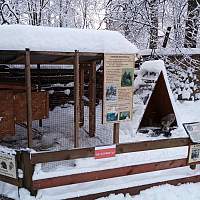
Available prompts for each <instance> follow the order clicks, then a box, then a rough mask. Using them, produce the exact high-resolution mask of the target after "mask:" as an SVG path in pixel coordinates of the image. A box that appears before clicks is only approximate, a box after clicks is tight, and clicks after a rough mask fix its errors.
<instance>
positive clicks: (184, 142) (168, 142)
mask: <svg viewBox="0 0 200 200" xmlns="http://www.w3.org/2000/svg"><path fill="white" fill-rule="evenodd" d="M189 142H190V140H189V138H177V139H163V140H155V141H145V142H137V143H127V144H119V145H117V147H116V153H117V154H120V153H128V152H138V151H148V150H156V149H164V148H173V147H181V146H188V145H189ZM94 154H95V150H94V147H92V148H82V149H72V150H62V151H54V152H41V153H32V154H31V163H32V164H37V163H46V162H54V161H61V160H72V159H78V158H88V157H94Z"/></svg>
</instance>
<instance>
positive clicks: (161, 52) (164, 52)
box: [139, 48, 200, 56]
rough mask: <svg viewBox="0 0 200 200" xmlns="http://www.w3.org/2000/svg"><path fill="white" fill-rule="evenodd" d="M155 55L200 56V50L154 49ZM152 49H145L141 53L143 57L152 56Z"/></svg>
mask: <svg viewBox="0 0 200 200" xmlns="http://www.w3.org/2000/svg"><path fill="white" fill-rule="evenodd" d="M154 51H155V54H158V55H174V54H176V55H183V54H185V55H187V54H188V55H193V54H199V53H200V48H160V49H154ZM151 53H152V49H144V50H141V51H140V52H139V54H140V55H142V56H148V55H151Z"/></svg>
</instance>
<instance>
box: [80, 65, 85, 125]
mask: <svg viewBox="0 0 200 200" xmlns="http://www.w3.org/2000/svg"><path fill="white" fill-rule="evenodd" d="M79 72H80V74H79V79H80V80H79V81H80V87H79V89H80V103H79V104H80V126H81V127H82V126H83V125H84V101H83V96H84V68H83V67H82V66H81V67H80V71H79Z"/></svg>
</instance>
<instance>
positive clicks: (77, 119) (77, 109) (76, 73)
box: [74, 50, 80, 148]
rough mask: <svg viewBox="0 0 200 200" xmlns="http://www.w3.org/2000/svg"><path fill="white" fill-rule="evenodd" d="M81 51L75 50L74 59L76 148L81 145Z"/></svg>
mask: <svg viewBox="0 0 200 200" xmlns="http://www.w3.org/2000/svg"><path fill="white" fill-rule="evenodd" d="M79 100H80V97H79V52H78V51H77V50H76V51H75V60H74V148H78V147H79V137H80V136H79V122H80V105H79Z"/></svg>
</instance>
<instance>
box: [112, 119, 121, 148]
mask: <svg viewBox="0 0 200 200" xmlns="http://www.w3.org/2000/svg"><path fill="white" fill-rule="evenodd" d="M119 125H120V124H119V123H114V126H113V143H114V144H119Z"/></svg>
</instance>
